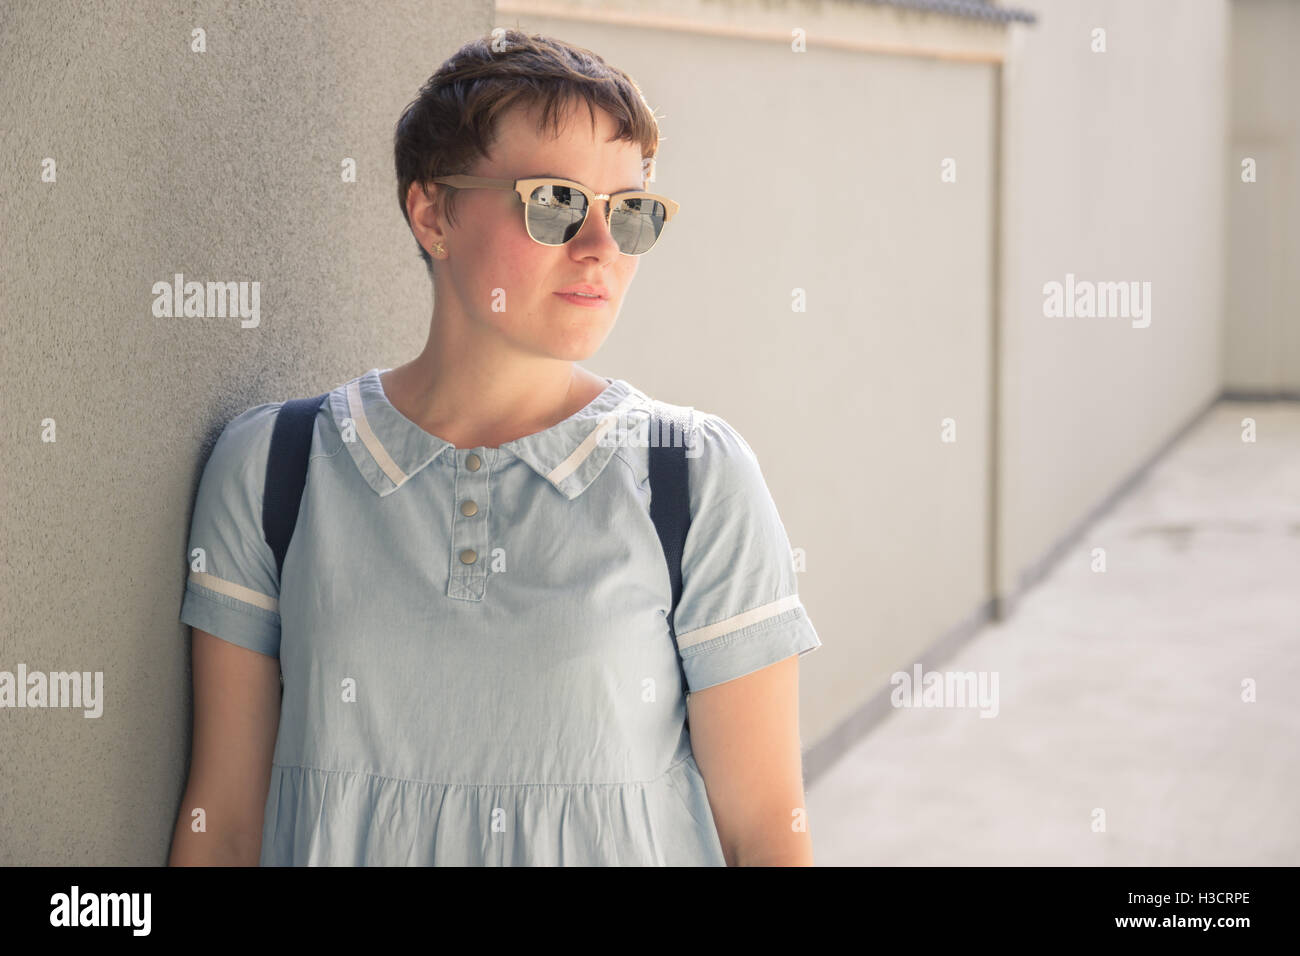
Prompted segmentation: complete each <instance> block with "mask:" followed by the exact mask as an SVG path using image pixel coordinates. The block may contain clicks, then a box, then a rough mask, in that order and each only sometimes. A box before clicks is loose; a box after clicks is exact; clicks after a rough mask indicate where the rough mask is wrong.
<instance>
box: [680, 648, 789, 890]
mask: <svg viewBox="0 0 1300 956" xmlns="http://www.w3.org/2000/svg"><path fill="white" fill-rule="evenodd" d="M686 706H687V712H688V715H689V718H690V734H691V747H692V749H693V750H694V751H695V762H696V764H697V765H698V766H699V768H700V773H701V775H702V776H703V777H704V785H705V788H706V789H707V791H708V794H709V804H710V806H712V808H713V821H714V824H715V825H716V826H717V828H718V838H719V839H720V840H721V842H722V851H723V855H724V856H725V857H726V860H727V865H728V866H812V865H813V859H812V835H811V833H810V832H809V831H808V828H807V825H806V820H807V813H806V811H805V808H804V792H803V766H802V761H801V757H800V752H799V749H800V748H799V657H798V655H797V654H796V655H791V656H790V657H787V658H786V659H785V660H782V661H778V662H777V663H775V664H771V665H769V666H767V667H764V668H762V669H761V670H757V671H754V672H753V673H752V674H746V675H745V676H744V677H738V678H736V679H735V680H729V681H726V682H724V683H722V684H715V685H714V686H713V687H707V688H705V689H704V690H702V691H699V692H697V693H694V694H690V695H688V696H687V698H686ZM797 823H799V824H802V826H796V824H797Z"/></svg>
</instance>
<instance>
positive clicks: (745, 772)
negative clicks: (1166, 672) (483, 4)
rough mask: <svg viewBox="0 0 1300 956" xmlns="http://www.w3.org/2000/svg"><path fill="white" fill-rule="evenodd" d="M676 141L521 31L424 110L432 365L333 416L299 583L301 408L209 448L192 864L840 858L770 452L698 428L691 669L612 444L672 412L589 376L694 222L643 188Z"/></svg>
mask: <svg viewBox="0 0 1300 956" xmlns="http://www.w3.org/2000/svg"><path fill="white" fill-rule="evenodd" d="M658 140H659V137H658V126H657V123H656V121H655V118H654V116H653V115H652V114H651V111H650V110H649V109H648V108H647V106H646V104H645V102H644V100H643V98H642V96H641V94H640V91H639V90H638V89H637V87H636V86H635V84H634V83H633V82H632V80H631V79H630V78H629V77H628V76H627V75H626V74H625V73H623V72H621V71H619V70H616V69H613V68H611V67H609V66H607V65H606V64H605V63H604V61H603V60H601V59H600V58H599V57H597V56H595V55H594V54H592V53H590V52H589V51H585V50H580V49H577V48H574V47H571V46H569V45H567V44H565V43H562V42H560V41H557V40H553V39H550V38H546V37H538V36H532V37H530V36H526V35H524V34H521V33H518V32H516V31H508V32H506V33H505V34H504V37H502V38H497V39H495V40H494V39H493V38H490V37H488V38H484V39H482V40H479V41H476V42H473V43H470V44H467V45H466V46H465V47H464V48H462V49H461V50H460V51H458V52H457V53H456V54H455V55H454V56H453V57H452V58H451V59H449V60H448V61H447V62H446V63H445V64H444V65H443V66H442V67H441V68H440V69H439V70H438V72H437V73H435V74H434V76H433V77H431V78H430V80H429V82H428V83H427V84H426V85H425V86H424V88H423V89H422V90H421V92H420V95H419V97H418V98H417V99H416V100H415V102H413V103H412V104H411V105H410V106H409V107H408V108H407V110H406V112H405V114H404V115H403V117H402V119H401V120H400V122H399V123H398V126H397V133H396V141H395V154H396V163H397V176H398V181H399V192H398V197H399V201H400V202H401V206H402V211H403V214H404V215H405V217H406V220H407V222H408V224H409V226H410V229H411V232H412V234H413V236H414V237H415V239H416V241H417V243H418V244H419V249H420V255H421V256H422V257H423V258H424V260H425V263H426V265H427V267H428V268H429V271H430V275H431V278H432V281H433V284H434V289H435V304H434V309H433V316H432V321H431V324H430V329H429V337H428V341H427V343H426V345H425V347H424V350H423V351H422V352H421V353H420V354H419V355H418V356H416V357H415V358H414V359H412V360H411V361H409V362H407V363H406V364H405V365H402V366H399V367H397V368H394V369H386V370H382V371H381V370H379V369H371V370H370V371H369V372H367V373H366V374H364V375H362V376H359V377H358V378H356V379H354V380H352V381H350V382H348V383H346V384H344V385H340V386H339V387H338V388H336V389H334V390H333V391H332V392H331V393H330V394H329V395H328V397H327V400H326V401H325V402H324V403H323V405H322V406H321V408H320V410H319V414H318V415H317V417H316V419H315V425H314V428H315V432H314V435H313V438H312V446H311V454H310V460H309V465H308V474H307V484H306V488H305V490H304V493H303V499H302V505H301V510H300V511H299V517H298V523H297V528H296V531H295V532H294V536H293V539H292V546H291V547H290V549H289V551H288V553H287V555H286V556H285V557H284V565H283V569H282V571H280V572H277V565H276V561H275V559H274V557H273V555H272V552H271V550H270V548H269V546H268V545H267V543H266V541H265V540H264V538H263V536H262V531H261V523H260V521H261V509H262V482H263V479H264V477H265V470H266V461H267V455H268V448H269V443H270V435H271V429H272V427H273V426H274V422H275V416H276V413H277V411H278V410H279V408H280V404H281V403H269V404H264V405H259V406H256V407H254V408H251V409H249V410H247V411H246V412H244V413H243V414H241V415H239V416H238V417H236V418H235V419H234V420H233V421H231V422H230V423H229V425H227V426H226V429H225V431H224V432H223V433H222V436H221V438H220V440H219V441H218V443H217V445H216V447H215V448H214V450H213V453H212V456H211V458H210V460H209V462H208V464H207V466H206V468H205V470H204V474H203V478H202V481H201V483H200V488H199V494H198V499H197V501H196V505H195V512H194V519H193V527H192V530H191V536H190V543H189V544H190V557H191V565H190V567H191V571H190V576H189V579H188V581H187V584H186V593H185V600H184V605H183V608H182V612H181V620H183V621H184V622H186V623H188V624H190V625H191V626H192V627H193V629H194V630H193V634H194V638H193V640H194V687H195V691H194V697H195V728H194V748H193V760H192V766H191V771H190V779H189V784H188V787H187V789H186V792H185V795H184V799H183V801H182V805H181V813H180V818H179V819H178V821H177V826H176V833H175V840H174V843H173V849H172V857H171V859H172V862H173V863H175V864H188V863H242V864H256V863H259V862H260V863H261V864H263V865H277V864H287V865H301V864H334V865H365V864H424V865H435V864H436V865H446V864H450V865H458V864H459V865H501V864H504V865H574V864H577V865H584V864H585V865H602V864H613V865H617V864H623V865H722V864H724V863H725V864H731V865H746V864H810V863H811V862H812V856H811V844H810V837H809V833H808V831H807V828H806V826H805V825H804V824H803V820H804V811H803V787H802V779H801V777H802V774H801V769H800V755H799V732H798V671H797V667H798V664H797V661H798V657H799V656H800V655H802V654H803V653H806V652H807V651H809V650H812V649H814V648H816V647H818V646H820V641H819V640H818V637H817V634H816V632H815V631H814V629H813V627H812V624H811V623H810V621H809V619H808V616H807V614H806V612H805V611H804V609H803V607H802V606H801V605H800V603H799V598H798V595H797V593H796V590H797V588H796V582H795V577H794V573H793V568H792V566H791V560H790V547H789V542H788V540H787V539H786V534H785V530H784V528H783V527H782V524H781V520H780V518H779V516H778V514H777V511H776V508H775V506H774V505H773V502H772V499H771V496H770V495H769V493H768V489H767V487H766V485H765V483H764V480H763V477H762V473H761V471H760V469H759V466H758V463H757V461H756V460H755V458H754V454H753V452H752V450H751V449H750V448H749V446H748V444H746V443H745V441H744V439H743V438H741V436H740V435H739V434H737V433H736V431H735V430H734V429H733V428H731V426H730V425H729V424H728V423H727V422H725V421H724V420H723V419H721V418H720V417H718V416H716V415H710V414H705V413H701V412H698V411H693V416H694V417H693V432H692V435H693V440H692V441H691V443H690V447H689V449H688V451H687V459H688V472H689V480H690V504H691V509H692V523H691V528H690V533H689V536H688V538H687V540H686V546H685V552H684V554H683V556H682V575H683V582H684V584H683V588H682V592H681V595H680V602H679V604H678V606H677V609H676V612H675V618H674V624H675V633H676V642H675V643H674V639H673V633H672V632H670V630H669V628H668V621H667V613H666V612H667V611H668V609H669V605H670V603H671V596H672V595H671V587H670V583H669V577H668V575H667V574H666V573H665V570H666V565H665V560H664V552H663V550H662V548H661V545H660V542H659V539H658V538H657V536H656V531H655V527H654V524H653V523H652V521H651V518H650V512H649V501H650V494H651V489H650V485H649V483H648V481H647V478H648V449H647V448H646V447H644V442H636V441H634V440H612V439H611V436H613V435H629V436H631V435H636V434H638V431H637V429H638V428H641V427H642V426H644V424H645V422H646V421H648V416H649V411H650V408H651V401H650V399H649V398H648V397H647V396H646V395H645V394H644V393H643V392H641V391H640V390H639V389H636V388H635V387H633V386H632V385H630V384H629V383H628V382H626V381H624V380H622V379H609V378H604V377H601V376H598V375H595V374H593V373H591V372H589V371H588V370H586V369H584V368H582V367H580V366H579V365H577V364H576V363H577V362H578V361H580V360H583V359H585V358H587V357H588V356H590V355H591V354H592V353H594V352H595V351H596V349H598V348H599V347H600V345H601V343H602V342H603V341H604V340H605V337H606V336H607V335H608V334H609V333H610V331H611V329H612V328H613V326H614V321H615V318H616V317H617V315H618V311H619V308H620V306H621V304H622V301H623V297H624V295H625V294H626V293H627V290H628V287H629V286H630V284H631V282H632V278H633V276H634V275H635V273H636V269H637V264H638V262H639V258H638V257H639V256H640V255H641V254H643V253H644V252H645V251H647V250H648V249H649V248H650V247H652V246H653V245H654V244H655V242H656V241H657V239H658V238H659V237H660V235H661V233H662V230H663V227H664V223H665V222H666V221H667V219H669V218H671V214H672V211H673V210H675V208H676V204H675V203H673V202H672V201H671V200H668V199H666V198H664V197H655V196H652V195H650V194H648V193H644V192H643V190H644V188H645V168H646V163H647V162H648V161H650V160H652V159H653V157H654V156H655V154H656V152H657V148H658ZM465 177H470V178H465ZM522 180H541V182H521V181H522ZM550 180H563V181H564V182H553V181H550ZM584 187H585V189H586V190H587V193H589V194H590V199H591V202H590V204H588V203H587V199H588V196H587V194H584V193H583V192H582V188H584ZM619 192H637V193H641V195H639V196H633V197H619V196H615V197H614V198H613V199H612V200H610V199H608V198H606V194H617V193H619ZM525 200H526V201H525ZM611 202H612V203H613V204H614V208H613V209H611V208H610V203H611ZM588 212H591V213H594V214H586V213H588ZM616 424H617V425H619V426H620V428H618V429H615V428H614V427H613V426H614V425H616ZM642 431H646V430H645V429H644V428H642ZM675 644H676V646H675ZM679 662H680V667H679ZM281 672H282V674H283V677H282V680H283V692H281V677H280V674H281ZM683 675H684V678H685V683H686V686H683ZM688 691H689V696H687V692H688ZM282 693H283V697H282V696H281V694H282ZM688 714H689V720H687V717H688ZM196 821H201V823H202V826H201V827H200V826H199V824H197V823H196Z"/></svg>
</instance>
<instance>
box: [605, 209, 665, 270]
mask: <svg viewBox="0 0 1300 956" xmlns="http://www.w3.org/2000/svg"><path fill="white" fill-rule="evenodd" d="M664 213H665V210H664V205H663V203H661V202H658V201H657V200H654V199H624V200H622V201H621V202H619V204H618V206H617V208H615V210H614V212H613V214H612V215H611V216H610V218H609V232H610V235H612V236H613V237H614V241H615V242H617V243H618V247H619V249H620V250H622V252H623V253H624V254H625V255H629V256H639V255H641V254H642V253H643V252H646V251H648V250H649V249H650V247H651V246H653V245H654V244H655V243H656V242H657V241H658V240H659V233H660V232H661V231H662V230H663V228H664Z"/></svg>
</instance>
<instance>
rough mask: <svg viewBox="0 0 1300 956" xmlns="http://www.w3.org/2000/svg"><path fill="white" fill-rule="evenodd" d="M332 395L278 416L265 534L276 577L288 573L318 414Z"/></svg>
mask: <svg viewBox="0 0 1300 956" xmlns="http://www.w3.org/2000/svg"><path fill="white" fill-rule="evenodd" d="M328 395H329V392H326V393H325V394H323V395H317V396H316V397H315V398H294V399H290V400H289V401H287V402H285V403H284V404H283V405H282V406H281V407H280V411H279V413H278V414H277V415H276V416H275V428H274V429H273V430H272V432H271V452H270V454H269V455H268V456H267V459H266V484H265V488H264V491H263V495H262V533H263V534H264V535H265V536H266V543H267V544H269V545H270V546H271V552H272V553H273V554H274V555H275V571H276V575H277V576H278V575H280V574H281V573H282V572H283V571H284V556H285V554H287V553H288V551H289V541H290V539H291V538H293V529H294V527H295V526H296V525H297V524H298V507H299V505H301V504H302V490H303V488H304V487H305V486H306V484H307V459H308V456H309V455H310V454H311V438H312V433H313V432H314V430H315V422H316V413H317V411H318V410H319V409H320V406H321V403H322V402H324V401H325V399H326V397H327V396H328Z"/></svg>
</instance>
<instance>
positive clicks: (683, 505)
mask: <svg viewBox="0 0 1300 956" xmlns="http://www.w3.org/2000/svg"><path fill="white" fill-rule="evenodd" d="M689 428H690V410H689V409H686V408H681V407H680V406H669V405H665V404H664V403H662V402H655V403H654V406H653V409H652V411H651V414H650V429H651V431H650V489H651V490H650V519H651V520H652V521H653V522H654V525H655V530H656V531H657V532H658V533H659V543H660V544H662V545H663V549H664V558H665V559H666V560H667V562H668V578H669V580H670V581H671V582H672V591H673V598H672V606H671V607H670V608H669V611H668V629H669V631H670V633H671V634H672V637H673V646H674V647H675V648H677V666H678V669H679V670H680V671H681V674H682V691H683V692H687V691H688V689H689V688H688V686H687V683H686V669H685V667H683V666H682V662H681V648H680V647H677V629H676V626H675V624H674V618H675V616H676V614H677V603H678V602H679V601H680V600H681V596H682V552H683V551H684V550H685V548H686V532H687V531H688V530H689V529H690V527H691V496H690V481H689V472H688V471H687V463H686V439H687V431H688V429H689Z"/></svg>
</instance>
